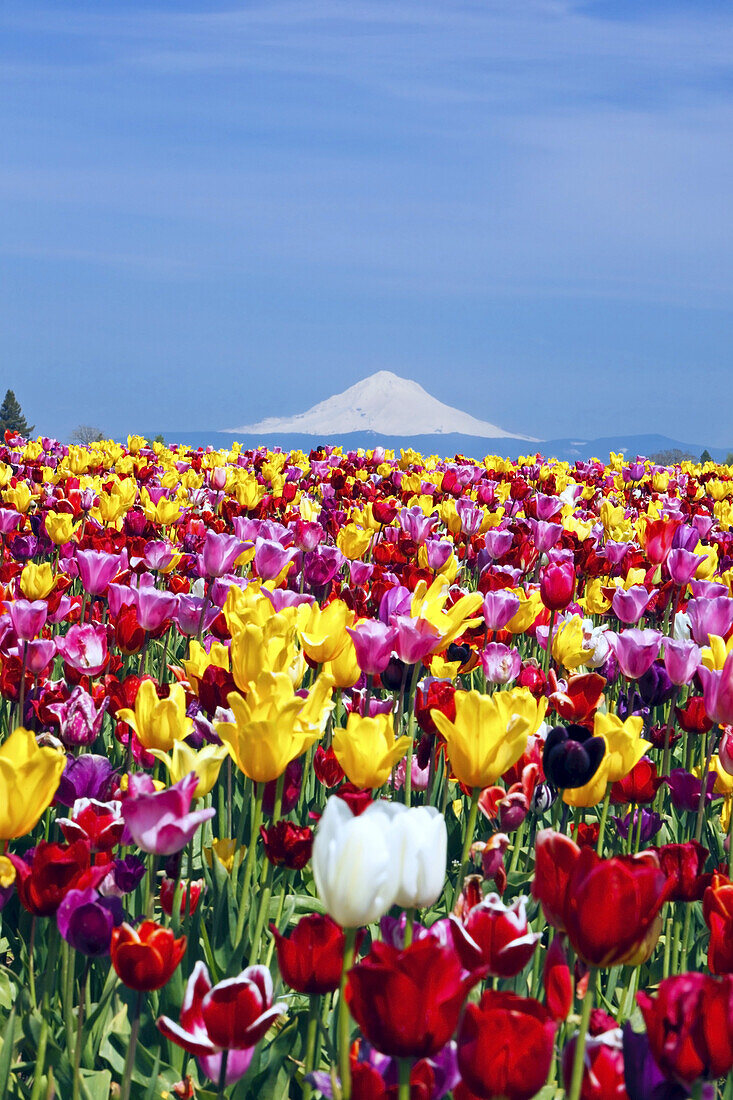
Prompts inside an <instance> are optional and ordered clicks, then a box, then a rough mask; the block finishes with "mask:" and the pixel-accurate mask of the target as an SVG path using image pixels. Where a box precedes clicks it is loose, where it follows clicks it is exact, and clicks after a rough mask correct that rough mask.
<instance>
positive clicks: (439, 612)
mask: <svg viewBox="0 0 733 1100" xmlns="http://www.w3.org/2000/svg"><path fill="white" fill-rule="evenodd" d="M449 590H450V585H449V582H448V580H447V578H446V577H444V576H442V575H438V576H437V577H435V578H434V579H433V581H432V583H431V585H430V587H429V588H428V586H427V584H426V583H425V581H419V582H418V584H417V586H416V587H415V592H414V594H413V597H412V605H411V607H410V614H411V615H412V617H413V619H425V620H427V622H429V623H430V625H431V626H434V627H435V629H436V630H437V631H438V632H439V633H440V640H439V641H438V642H436V645H435V648H436V649H445V647H446V646H447V645H449V644H450V643H451V642H452V641H453V639H454V638H457V637H458V635H459V634H463V632H464V630H467V629H468V628H469V627H472V626H477V625H478V623H479V622H480V621H481V620H480V619H472V618H471V616H472V615H474V614H475V612H476V611H478V609H479V607H481V604H482V602H483V596H482V594H481V593H480V592H471V593H470V594H469V595H467V596H461V598H460V599H459V600H457V601H456V602H455V603H454V604H453V606H452V607H450V608H448V610H447V611H446V610H445V604H446V602H447V600H448V593H449Z"/></svg>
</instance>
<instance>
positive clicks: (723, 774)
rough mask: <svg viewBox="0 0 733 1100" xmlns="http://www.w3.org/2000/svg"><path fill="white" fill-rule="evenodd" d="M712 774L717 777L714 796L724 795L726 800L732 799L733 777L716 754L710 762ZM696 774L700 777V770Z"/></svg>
mask: <svg viewBox="0 0 733 1100" xmlns="http://www.w3.org/2000/svg"><path fill="white" fill-rule="evenodd" d="M710 773H711V774H712V775H714V776H715V786H714V787H713V793H714V794H722V795H724V796H725V797H726V798H730V796H731V795H733V775H731V774H730V772H727V771H726V770H725V768H724V767H723V765H722V764H721V762H720V757H719V756H718V754H717V753H716V754H715V755H714V756H713V757H711V760H710ZM695 774H696V775H697V776H698V777H699V776H700V769H699V768H697V769H696V771H695Z"/></svg>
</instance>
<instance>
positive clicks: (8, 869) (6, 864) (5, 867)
mask: <svg viewBox="0 0 733 1100" xmlns="http://www.w3.org/2000/svg"><path fill="white" fill-rule="evenodd" d="M14 882H15V867H14V866H13V864H12V863H11V862H10V860H9V859H8V857H7V856H0V887H2V888H3V890H4V889H5V888H6V887H8V886H12V885H13V883H14Z"/></svg>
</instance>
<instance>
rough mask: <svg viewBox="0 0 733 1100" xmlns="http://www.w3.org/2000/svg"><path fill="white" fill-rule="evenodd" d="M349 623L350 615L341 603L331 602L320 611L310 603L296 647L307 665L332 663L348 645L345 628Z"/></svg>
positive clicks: (351, 620)
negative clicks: (299, 648) (313, 662)
mask: <svg viewBox="0 0 733 1100" xmlns="http://www.w3.org/2000/svg"><path fill="white" fill-rule="evenodd" d="M353 623H354V612H353V611H352V610H351V608H350V607H348V606H347V605H346V604H345V603H344V601H343V600H333V601H332V602H331V603H330V604H329V605H328V607H326V608H324V609H323V610H321V608H320V607H319V606H318V604H317V603H313V604H311V606H310V607H309V608H308V609H307V614H306V615H305V617H304V620H303V621H302V622H301V624H300V626H299V629H298V634H299V636H300V644H301V645H302V646H303V649H304V650H305V652H306V654H307V655H308V657H310V659H311V661H315V662H316V663H317V664H323V662H324V661H333V660H335V659H336V657H338V655H339V653H340V652H341V650H342V649H345V647H346V643H347V642H348V641H350V638H349V635H348V634H347V633H346V627H347V626H353Z"/></svg>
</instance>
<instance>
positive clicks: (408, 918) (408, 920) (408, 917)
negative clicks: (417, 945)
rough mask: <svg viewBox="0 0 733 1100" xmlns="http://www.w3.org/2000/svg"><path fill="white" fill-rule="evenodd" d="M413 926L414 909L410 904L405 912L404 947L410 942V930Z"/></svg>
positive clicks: (411, 930)
mask: <svg viewBox="0 0 733 1100" xmlns="http://www.w3.org/2000/svg"><path fill="white" fill-rule="evenodd" d="M414 926H415V909H414V907H413V906H412V905H411V906H410V908H409V909H408V910H407V912H406V913H405V947H409V946H410V945H411V943H412V932H413V928H414Z"/></svg>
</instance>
